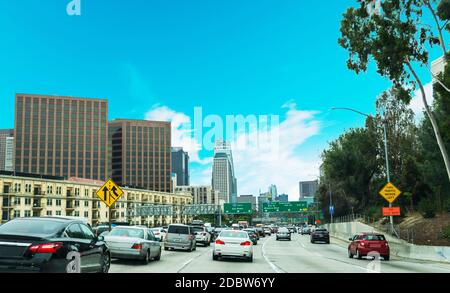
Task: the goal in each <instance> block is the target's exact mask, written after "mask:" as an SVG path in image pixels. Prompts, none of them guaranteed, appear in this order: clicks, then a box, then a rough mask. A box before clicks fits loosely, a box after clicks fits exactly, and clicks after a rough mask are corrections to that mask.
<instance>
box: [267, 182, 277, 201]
mask: <svg viewBox="0 0 450 293" xmlns="http://www.w3.org/2000/svg"><path fill="white" fill-rule="evenodd" d="M269 194H270V198H269V199H270V200H274V199H275V198H276V197H277V196H278V192H277V186H276V185H274V184H272V185H270V186H269Z"/></svg>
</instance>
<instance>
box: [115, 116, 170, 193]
mask: <svg viewBox="0 0 450 293" xmlns="http://www.w3.org/2000/svg"><path fill="white" fill-rule="evenodd" d="M109 137H110V141H111V143H110V157H111V178H112V179H113V181H115V182H116V183H117V184H119V185H121V186H129V187H133V188H143V189H147V190H154V191H161V192H171V191H172V171H171V169H172V163H171V147H170V144H171V124H170V122H160V121H147V120H126V119H117V120H114V121H111V122H110V123H109Z"/></svg>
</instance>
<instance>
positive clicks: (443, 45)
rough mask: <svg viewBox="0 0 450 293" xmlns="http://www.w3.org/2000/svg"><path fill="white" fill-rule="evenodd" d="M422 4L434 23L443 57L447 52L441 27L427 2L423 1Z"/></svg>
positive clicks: (426, 0)
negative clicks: (428, 11)
mask: <svg viewBox="0 0 450 293" xmlns="http://www.w3.org/2000/svg"><path fill="white" fill-rule="evenodd" d="M423 2H424V3H425V5H426V6H427V7H428V9H429V10H430V12H431V14H432V15H433V18H434V21H435V22H436V28H437V30H438V33H439V42H440V43H441V48H442V51H443V52H444V55H445V54H446V53H447V50H446V48H445V43H444V37H443V36H442V29H441V26H440V25H439V20H438V17H437V15H436V12H435V11H434V9H433V7H432V6H431V4H430V1H429V0H424V1H423Z"/></svg>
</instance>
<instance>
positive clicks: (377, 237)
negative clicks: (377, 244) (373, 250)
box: [363, 235, 386, 241]
mask: <svg viewBox="0 0 450 293" xmlns="http://www.w3.org/2000/svg"><path fill="white" fill-rule="evenodd" d="M363 239H364V240H367V241H385V240H386V238H384V236H383V235H364V238H363Z"/></svg>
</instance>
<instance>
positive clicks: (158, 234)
mask: <svg viewBox="0 0 450 293" xmlns="http://www.w3.org/2000/svg"><path fill="white" fill-rule="evenodd" d="M150 230H152V232H153V234H154V235H155V238H156V240H158V241H159V242H163V241H164V239H165V238H166V230H165V229H164V228H162V227H157V228H151V229H150Z"/></svg>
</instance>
